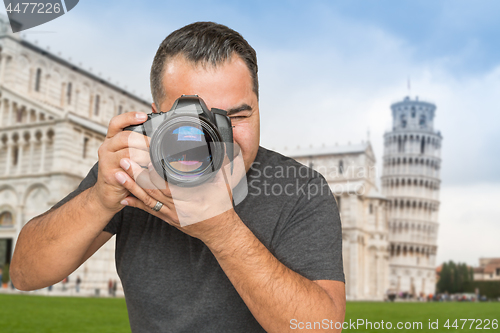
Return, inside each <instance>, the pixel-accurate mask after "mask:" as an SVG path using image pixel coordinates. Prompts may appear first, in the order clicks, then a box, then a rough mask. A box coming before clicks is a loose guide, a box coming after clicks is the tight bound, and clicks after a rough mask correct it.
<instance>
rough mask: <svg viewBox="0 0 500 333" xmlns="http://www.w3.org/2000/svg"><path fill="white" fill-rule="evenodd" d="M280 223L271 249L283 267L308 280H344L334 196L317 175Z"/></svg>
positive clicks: (337, 212)
mask: <svg viewBox="0 0 500 333" xmlns="http://www.w3.org/2000/svg"><path fill="white" fill-rule="evenodd" d="M304 189H305V191H304V193H302V194H301V195H300V196H299V197H298V198H297V202H296V204H295V206H294V208H293V210H292V212H291V213H290V215H289V216H288V218H287V221H286V222H285V223H284V224H283V227H282V228H281V230H280V232H279V236H278V238H277V240H276V241H275V242H274V246H273V247H274V248H273V252H274V254H275V256H276V258H277V259H278V260H280V262H282V263H283V264H284V265H285V266H287V267H288V268H290V269H292V270H293V271H295V272H297V273H299V274H300V275H302V276H304V277H306V278H308V279H310V280H336V281H342V282H345V278H344V270H343V263H342V228H341V223H340V216H339V211H338V207H337V203H336V201H335V198H334V196H333V194H332V192H331V190H330V187H329V186H328V183H327V182H326V180H325V179H324V178H323V177H322V176H321V175H318V176H317V177H314V178H312V179H310V180H309V181H308V183H307V184H306V186H304Z"/></svg>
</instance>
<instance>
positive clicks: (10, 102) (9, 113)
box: [5, 100, 14, 126]
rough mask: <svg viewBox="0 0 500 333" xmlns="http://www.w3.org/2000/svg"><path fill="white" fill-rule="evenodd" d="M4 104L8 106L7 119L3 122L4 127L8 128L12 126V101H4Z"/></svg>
mask: <svg viewBox="0 0 500 333" xmlns="http://www.w3.org/2000/svg"><path fill="white" fill-rule="evenodd" d="M6 102H7V103H8V106H7V119H6V120H5V125H6V126H10V125H12V112H13V108H14V105H13V104H14V103H13V102H12V100H6Z"/></svg>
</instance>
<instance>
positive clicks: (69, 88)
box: [66, 82, 72, 105]
mask: <svg viewBox="0 0 500 333" xmlns="http://www.w3.org/2000/svg"><path fill="white" fill-rule="evenodd" d="M71 89H72V85H71V82H68V87H67V88H66V101H67V103H68V105H71Z"/></svg>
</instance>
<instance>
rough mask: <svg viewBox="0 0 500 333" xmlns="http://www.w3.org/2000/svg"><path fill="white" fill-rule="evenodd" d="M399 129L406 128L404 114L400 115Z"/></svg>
mask: <svg viewBox="0 0 500 333" xmlns="http://www.w3.org/2000/svg"><path fill="white" fill-rule="evenodd" d="M401 127H403V128H405V127H406V116H405V115H404V114H402V115H401Z"/></svg>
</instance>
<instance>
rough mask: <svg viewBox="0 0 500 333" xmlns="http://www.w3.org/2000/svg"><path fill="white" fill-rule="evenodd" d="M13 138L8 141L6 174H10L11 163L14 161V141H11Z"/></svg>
mask: <svg viewBox="0 0 500 333" xmlns="http://www.w3.org/2000/svg"><path fill="white" fill-rule="evenodd" d="M10 140H12V138H10V139H9V141H8V142H7V159H6V161H5V163H7V164H6V165H5V175H8V174H9V172H10V164H11V163H12V142H11V141H10Z"/></svg>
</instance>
